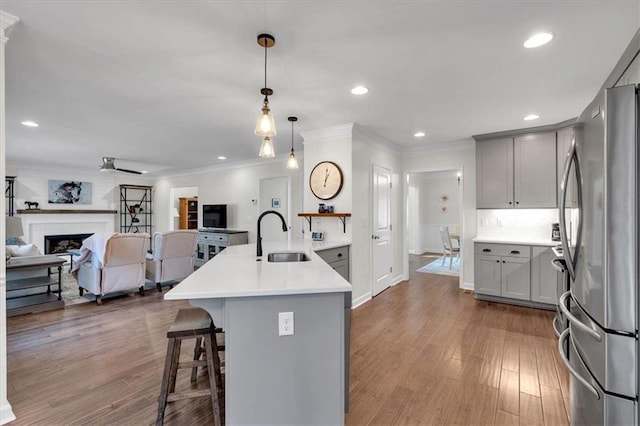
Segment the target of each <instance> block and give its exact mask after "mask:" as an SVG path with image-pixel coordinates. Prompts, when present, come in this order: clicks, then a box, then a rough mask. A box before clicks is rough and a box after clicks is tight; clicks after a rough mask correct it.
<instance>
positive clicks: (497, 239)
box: [473, 237, 560, 247]
mask: <svg viewBox="0 0 640 426" xmlns="http://www.w3.org/2000/svg"><path fill="white" fill-rule="evenodd" d="M473 242H474V243H487V244H524V245H528V246H545V247H555V246H557V245H560V241H552V240H551V239H548V240H536V239H526V238H500V237H476V238H474V239H473Z"/></svg>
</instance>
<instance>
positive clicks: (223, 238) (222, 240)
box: [213, 234, 229, 244]
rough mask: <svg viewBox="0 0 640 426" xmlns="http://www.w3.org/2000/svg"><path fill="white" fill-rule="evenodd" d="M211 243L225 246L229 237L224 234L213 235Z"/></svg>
mask: <svg viewBox="0 0 640 426" xmlns="http://www.w3.org/2000/svg"><path fill="white" fill-rule="evenodd" d="M213 241H215V242H216V243H225V244H226V243H227V242H228V241H229V236H228V235H226V234H213Z"/></svg>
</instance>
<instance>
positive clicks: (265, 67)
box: [264, 38, 269, 102]
mask: <svg viewBox="0 0 640 426" xmlns="http://www.w3.org/2000/svg"><path fill="white" fill-rule="evenodd" d="M264 87H265V89H266V88H267V39H266V38H265V39H264ZM264 100H265V102H268V101H269V97H268V96H267V94H266V92H265V95H264Z"/></svg>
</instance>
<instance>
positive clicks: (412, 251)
mask: <svg viewBox="0 0 640 426" xmlns="http://www.w3.org/2000/svg"><path fill="white" fill-rule="evenodd" d="M420 253H422V252H420ZM420 253H418V252H417V250H409V254H420Z"/></svg>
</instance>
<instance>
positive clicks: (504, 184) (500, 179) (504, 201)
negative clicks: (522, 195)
mask: <svg viewBox="0 0 640 426" xmlns="http://www.w3.org/2000/svg"><path fill="white" fill-rule="evenodd" d="M476 173H477V175H476V185H477V186H476V191H477V192H476V197H477V198H476V203H477V208H480V209H483V208H485V209H486V208H497V209H500V208H502V209H505V208H509V207H513V138H504V139H494V140H487V141H482V142H478V143H477V144H476Z"/></svg>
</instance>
